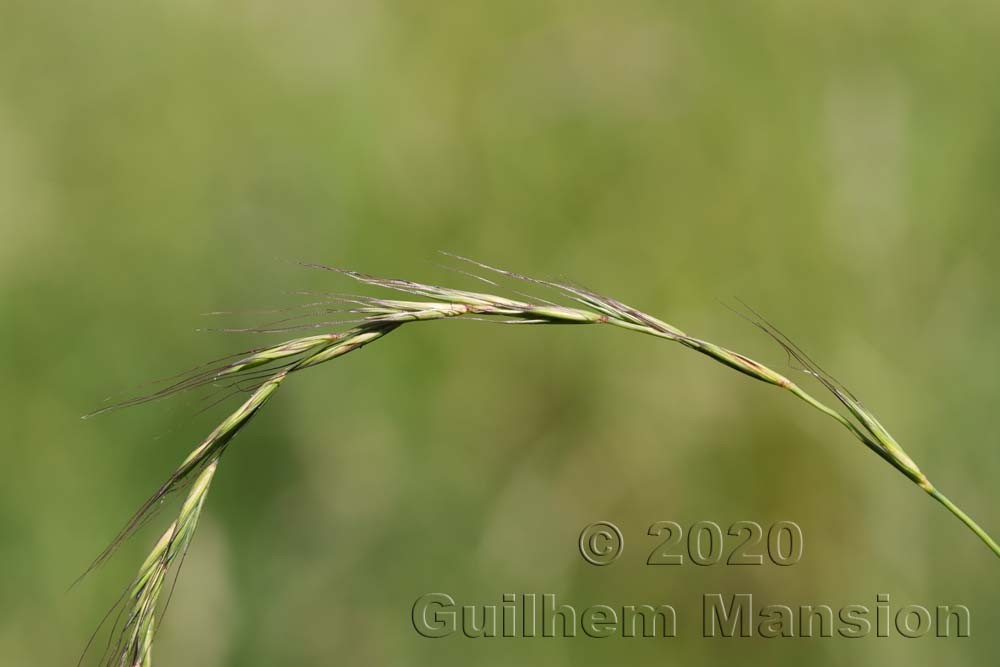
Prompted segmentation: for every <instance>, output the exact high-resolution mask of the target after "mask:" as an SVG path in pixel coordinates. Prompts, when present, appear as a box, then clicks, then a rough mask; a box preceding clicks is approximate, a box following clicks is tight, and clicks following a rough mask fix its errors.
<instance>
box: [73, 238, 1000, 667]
mask: <svg viewBox="0 0 1000 667" xmlns="http://www.w3.org/2000/svg"><path fill="white" fill-rule="evenodd" d="M452 257H454V258H455V259H458V260H461V261H464V262H467V263H470V264H471V265H473V266H474V267H476V268H478V269H480V270H482V271H485V272H488V274H492V275H497V276H502V277H504V278H508V279H512V280H515V281H520V282H523V283H528V284H529V285H534V286H536V287H540V288H545V289H548V290H551V291H553V292H554V293H555V295H557V297H554V298H561V300H562V302H556V301H550V300H548V299H542V298H539V297H537V296H529V295H526V294H522V293H521V292H514V293H515V294H516V296H518V297H519V298H508V297H503V296H498V295H494V294H489V293H483V292H474V291H467V290H458V289H452V288H446V287H438V286H434V285H426V284H422V283H417V282H412V281H409V280H398V279H385V278H376V277H373V276H369V275H365V274H362V273H357V272H355V271H346V270H342V269H334V268H330V267H325V266H318V265H307V266H312V267H316V268H322V269H326V270H330V271H335V272H337V273H339V274H342V275H344V276H347V277H349V278H352V279H354V280H356V281H358V282H360V283H362V284H364V285H366V286H369V287H376V288H382V289H386V290H390V291H394V292H397V293H403V294H406V295H408V296H409V297H417V298H418V299H419V300H414V299H412V298H404V299H386V298H377V297H371V296H353V295H346V294H329V295H326V296H325V299H324V300H323V301H321V302H318V303H314V304H308V305H309V306H318V307H321V308H322V311H323V312H324V313H342V314H347V315H349V317H347V318H345V319H340V320H336V321H333V322H320V323H305V324H303V323H301V319H302V318H301V316H291V317H287V318H285V319H284V320H281V321H279V322H275V323H272V325H271V326H270V328H256V329H239V330H238V331H256V332H277V331H285V332H291V331H300V330H304V329H315V328H319V327H327V328H334V329H337V330H336V331H333V332H329V333H323V334H319V335H311V336H305V337H300V338H294V339H291V340H288V341H285V342H282V343H279V344H277V345H271V346H267V347H262V348H258V349H256V350H250V351H247V352H244V353H241V354H238V355H233V356H232V357H229V358H227V359H223V360H219V361H218V362H215V363H213V364H209V365H207V366H205V367H201V368H196V369H193V370H192V371H190V372H189V373H187V374H184V375H182V376H180V377H179V379H176V381H175V382H173V383H172V384H170V385H169V386H167V387H166V388H164V389H162V390H160V391H157V392H154V393H152V394H150V395H147V396H143V397H140V398H137V399H134V400H131V401H126V402H125V403H122V404H119V405H117V406H113V407H120V406H123V405H134V404H137V403H142V402H145V401H151V400H156V399H160V398H165V397H167V396H171V395H173V394H176V393H178V392H182V391H186V390H189V389H194V388H197V387H203V386H209V385H211V386H219V385H220V384H221V385H222V386H224V387H228V388H235V391H238V392H246V393H249V394H250V395H249V398H247V399H246V400H245V401H244V402H243V403H242V404H241V405H240V407H239V408H237V409H236V411H235V412H233V413H232V414H231V415H229V416H228V417H227V418H226V419H225V420H223V422H222V423H221V424H219V425H218V426H217V427H216V428H215V429H214V430H213V431H212V432H211V433H210V434H209V435H208V437H206V438H205V440H204V441H202V443H201V444H200V445H199V446H198V447H197V448H196V449H195V450H194V451H193V452H191V453H190V454H189V455H188V456H187V457H186V458H185V459H184V460H183V461H182V462H181V464H180V465H179V466H178V467H177V469H176V470H174V472H173V473H172V474H171V475H170V477H169V478H168V479H167V481H166V482H164V483H163V485H162V486H161V487H160V488H159V489H157V491H156V493H154V494H153V495H152V496H151V497H150V498H149V500H147V501H146V502H145V503H144V504H143V505H142V507H140V508H139V510H138V511H137V512H136V513H135V514H134V515H133V516H132V518H131V519H130V520H129V521H128V522H127V523H126V525H125V527H124V528H123V529H122V531H121V533H120V534H119V535H118V536H117V537H116V538H115V540H114V541H113V542H112V544H111V546H109V547H108V549H106V550H105V551H104V552H103V553H102V554H101V555H100V556H98V558H97V560H96V561H95V563H94V566H96V565H99V564H100V563H102V562H103V561H104V560H106V559H107V558H108V557H109V556H110V555H111V553H112V552H113V551H114V549H115V548H116V547H117V546H118V545H119V544H121V542H122V541H123V540H125V539H126V538H127V537H129V536H130V535H131V534H132V533H133V532H134V531H135V530H136V529H137V528H138V527H139V526H140V525H142V523H143V522H144V520H146V519H147V518H148V516H149V514H150V512H151V511H152V510H153V509H154V508H155V507H156V506H158V505H159V504H160V502H161V501H162V500H163V499H164V498H165V497H166V496H168V495H169V494H171V493H173V492H175V491H178V490H182V489H185V488H186V489H187V490H188V493H187V497H186V498H185V500H184V502H183V504H182V506H181V510H180V514H179V516H178V518H177V520H176V521H175V522H174V523H173V524H172V525H171V526H170V527H169V528H168V529H167V531H166V532H165V533H163V536H162V537H161V538H160V539H159V540H158V541H157V543H156V546H155V547H154V549H153V551H152V552H151V553H150V555H149V556H148V557H147V559H146V560H145V562H144V563H143V564H142V567H140V568H139V573H138V575H137V576H136V578H135V579H134V580H133V581H132V583H131V584H130V586H129V588H128V589H127V590H126V593H125V595H124V596H123V598H122V600H121V601H120V605H121V612H120V616H119V619H120V622H119V623H116V624H115V628H114V629H113V630H112V634H113V636H116V637H117V640H116V641H114V642H112V643H111V645H110V650H109V651H108V653H107V655H106V656H105V662H106V664H107V665H110V666H114V667H149V666H150V664H151V655H152V654H151V649H152V643H153V638H154V635H155V631H156V623H155V622H156V618H157V615H159V616H160V617H161V618H162V611H163V609H162V607H163V606H164V603H163V602H162V601H161V600H160V598H161V594H162V592H163V589H164V584H165V581H166V579H167V575H168V574H169V573H170V571H171V569H173V571H174V576H176V570H177V568H178V567H179V563H180V561H182V560H183V556H184V554H185V552H186V550H187V548H188V546H189V544H190V541H191V538H192V535H193V534H194V531H195V528H196V526H197V523H198V518H199V516H200V514H201V510H202V507H203V505H204V502H205V497H206V495H207V494H208V489H209V487H210V485H211V482H212V479H213V477H214V475H215V472H216V469H217V467H218V465H219V460H220V458H221V457H222V454H223V453H224V452H225V450H226V448H227V447H228V446H229V444H230V442H231V441H232V439H233V438H234V437H235V436H236V434H237V433H239V431H240V430H241V429H242V428H243V427H244V426H246V424H247V423H248V422H249V421H250V420H251V419H252V418H253V416H254V415H255V414H256V413H257V411H258V410H260V408H261V407H262V406H263V405H264V403H266V402H267V401H268V400H269V399H270V398H271V396H272V395H273V394H274V392H275V391H277V389H278V387H279V386H280V385H281V384H282V383H283V382H284V381H285V379H286V378H288V377H289V376H290V375H292V374H293V373H296V372H298V371H302V370H305V369H307V368H311V367H313V366H317V365H319V364H322V363H324V362H327V361H331V360H333V359H336V358H337V357H340V356H343V355H345V354H347V353H349V352H353V351H354V350H357V349H359V348H361V347H364V346H365V345H368V344H370V343H373V342H375V341H377V340H379V339H380V338H382V337H383V336H385V335H387V334H389V333H391V332H393V331H395V330H396V329H398V328H399V327H401V326H403V325H405V324H409V323H411V322H427V321H431V320H446V319H453V318H463V319H474V320H486V321H494V322H502V323H508V324H527V325H551V324H564V325H565V324H573V325H586V324H602V325H611V326H615V327H618V328H621V329H626V330H630V331H635V332H638V333H643V334H646V335H649V336H655V337H657V338H662V339H665V340H668V341H672V342H675V343H679V344H680V345H683V346H684V347H686V348H689V349H692V350H695V351H697V352H700V353H701V354H703V355H705V356H707V357H710V358H711V359H713V360H715V361H717V362H719V363H722V364H724V365H726V366H728V367H729V368H732V369H733V370H736V371H739V372H740V373H742V374H744V375H746V376H749V377H751V378H753V379H755V380H759V381H761V382H764V383H766V384H769V385H774V386H776V387H778V388H780V389H783V390H785V391H788V392H790V393H791V394H792V395H793V396H795V397H796V398H798V399H800V400H802V401H804V402H805V403H806V404H808V405H809V406H811V407H813V408H815V409H817V410H819V411H820V412H822V413H823V414H825V415H827V416H828V417H830V418H832V419H834V420H836V421H837V423H839V424H840V425H841V426H843V427H844V428H846V429H847V430H848V431H849V432H850V433H851V434H852V435H853V436H854V437H855V438H857V439H858V440H859V441H860V442H861V443H862V444H864V445H865V446H866V447H868V448H869V449H871V450H872V451H873V452H875V453H876V454H877V455H878V456H879V457H880V458H882V459H883V460H885V461H886V462H888V463H889V464H890V465H892V466H893V467H894V468H896V469H897V470H898V471H899V472H901V473H902V474H903V475H904V476H906V477H907V478H908V479H910V480H911V481H913V482H914V483H915V484H917V485H918V486H919V487H920V488H921V489H923V490H924V491H926V492H927V493H928V494H930V495H931V496H932V497H933V498H935V499H936V500H937V501H939V502H940V503H941V504H942V505H944V506H945V507H946V508H948V510H949V511H951V512H952V513H953V514H954V515H955V516H957V517H958V518H959V519H961V520H962V521H963V522H964V523H965V524H966V525H967V526H968V527H969V528H970V529H971V530H972V531H973V532H975V533H976V535H978V536H979V537H980V539H982V541H983V542H984V543H986V545H987V546H988V547H989V548H990V549H991V550H992V551H993V552H994V554H996V555H997V556H1000V545H998V544H997V543H996V541H994V540H993V539H992V538H991V537H990V536H989V535H988V534H987V533H986V531H984V530H983V529H982V528H981V527H980V526H979V525H978V524H976V523H975V522H974V521H973V520H972V519H971V518H969V516H968V515H966V514H965V513H964V512H962V511H961V510H960V509H959V508H958V507H957V506H955V505H954V504H953V503H952V502H951V501H950V500H948V499H947V498H946V497H945V496H944V495H942V494H941V493H940V492H939V491H937V489H935V487H934V486H933V484H931V482H930V481H929V480H928V479H927V477H926V475H924V473H923V472H922V471H921V470H920V468H919V467H918V466H917V464H916V463H915V462H914V461H913V459H912V458H910V456H909V455H908V454H907V453H906V452H905V451H904V450H903V448H902V447H901V446H900V445H899V443H897V442H896V440H895V439H894V438H893V437H892V436H891V435H890V434H889V432H888V431H887V430H886V429H885V427H883V426H882V424H881V423H880V422H879V421H878V420H877V419H876V418H875V416H874V415H873V414H872V413H871V412H870V411H869V410H867V409H866V408H865V407H864V406H863V405H862V404H861V402H860V401H858V400H857V399H856V398H855V397H854V396H853V395H852V394H851V392H849V391H848V390H847V389H846V388H844V386H843V385H841V384H840V383H839V382H837V381H836V380H834V379H833V378H832V377H831V376H830V375H829V374H827V373H826V372H824V371H823V370H822V369H821V368H820V367H819V366H818V365H817V364H816V363H815V362H813V361H812V359H810V358H809V357H808V355H806V354H805V353H804V352H803V351H802V350H801V349H800V348H798V347H797V346H796V345H795V344H794V343H792V342H791V341H790V340H789V339H788V338H787V337H786V336H785V335H784V334H782V333H781V332H780V331H778V330H777V329H776V328H775V327H773V326H772V325H770V324H769V323H768V322H766V321H765V320H764V318H762V317H761V316H760V315H758V314H757V313H755V312H753V311H752V310H749V309H748V310H749V315H747V317H748V319H750V320H751V321H752V322H753V323H754V324H755V325H756V326H758V327H759V328H760V329H762V330H763V331H765V332H766V333H767V334H768V335H770V336H771V337H772V338H773V339H774V340H775V341H777V343H778V344H779V345H781V346H782V347H783V348H784V349H785V351H786V352H787V353H788V354H789V356H790V357H791V358H792V359H794V360H795V361H796V362H798V364H799V365H801V367H802V369H803V370H804V371H805V372H806V373H808V374H809V375H810V376H812V377H814V378H815V379H817V380H818V381H819V382H820V383H821V384H822V386H823V387H824V388H825V389H827V390H828V391H829V392H830V393H831V394H833V396H834V397H835V398H836V399H837V400H838V401H839V403H840V404H841V405H843V406H844V408H846V410H847V414H843V413H841V412H839V411H837V410H835V409H833V408H831V407H829V406H827V405H825V404H824V403H822V402H820V401H819V400H817V399H816V398H815V397H813V396H812V395H811V394H809V393H807V392H806V391H805V390H804V389H803V388H802V387H800V386H799V385H797V384H796V383H794V382H792V381H791V380H790V379H789V378H787V377H785V376H784V375H782V374H781V373H778V372H777V371H775V370H773V369H771V368H768V367H767V366H765V365H764V364H761V363H760V362H757V361H754V360H753V359H751V358H749V357H747V356H745V355H742V354H739V353H737V352H734V351H732V350H729V349H727V348H725V347H722V346H719V345H716V344H714V343H710V342H708V341H705V340H701V339H699V338H695V337H693V336H690V335H688V334H686V333H684V332H683V331H681V330H680V329H678V328H676V327H674V326H672V325H670V324H667V323H666V322H664V321H662V320H659V319H657V318H655V317H652V316H650V315H647V314H646V313H643V312H640V311H639V310H636V309H635V308H632V307H631V306H627V305H625V304H624V303H622V302H620V301H618V300H616V299H613V298H610V297H606V296H602V295H599V294H597V293H594V292H592V291H590V290H587V289H583V288H581V287H577V286H573V285H568V284H563V283H557V282H552V281H547V280H539V279H536V278H529V277H527V276H523V275H520V274H516V273H513V272H510V271H505V270H502V269H497V268H494V267H491V266H487V265H485V264H481V263H479V262H473V261H472V260H467V259H465V258H461V257H455V256H452ZM461 273H465V274H466V275H467V276H470V277H472V278H475V279H477V280H480V281H482V282H484V283H486V284H488V285H490V286H492V287H496V288H499V287H500V286H499V285H498V284H497V282H495V281H494V280H491V279H489V278H487V277H485V276H482V275H474V274H471V273H466V272H464V271H461ZM566 302H568V304H567V303H566ZM334 306H336V307H334ZM293 322H298V323H295V324H292V323H293ZM274 325H281V326H274ZM226 383H229V384H228V385H227V384H226ZM107 409H111V408H106V409H105V410H107ZM103 411H104V410H101V411H99V412H103ZM95 414H96V413H95ZM92 567H93V566H92ZM121 616H124V619H123V620H121Z"/></svg>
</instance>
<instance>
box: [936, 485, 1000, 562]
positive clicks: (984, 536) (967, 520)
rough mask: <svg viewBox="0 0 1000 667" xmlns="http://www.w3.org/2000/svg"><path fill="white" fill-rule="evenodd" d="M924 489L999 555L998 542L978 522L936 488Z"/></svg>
mask: <svg viewBox="0 0 1000 667" xmlns="http://www.w3.org/2000/svg"><path fill="white" fill-rule="evenodd" d="M926 491H927V493H928V495H930V497H931V498H933V499H934V500H936V501H938V502H939V503H941V504H942V505H944V506H945V507H947V508H948V511H949V512H951V513H952V514H954V515H955V516H957V517H958V518H959V519H961V521H962V523H964V524H965V525H966V526H968V527H969V528H970V529H971V530H972V532H974V533H975V534H976V535H978V536H979V539H981V540H982V541H983V542H985V543H986V546H988V547H989V548H990V550H991V551H992V552H993V553H995V554H996V555H997V556H1000V544H997V542H996V540H994V539H993V538H992V537H990V535H989V533H987V532H986V531H985V530H983V528H982V527H981V526H980V525H979V524H978V523H976V522H975V521H973V520H972V517H970V516H969V515H968V514H966V513H965V512H963V511H962V510H960V509H959V508H958V505H956V504H955V503H953V502H951V501H950V500H949V499H948V497H947V496H946V495H944V494H943V493H941V492H940V491H938V490H937V489H935V488H933V487H931V488H930V489H926Z"/></svg>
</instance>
